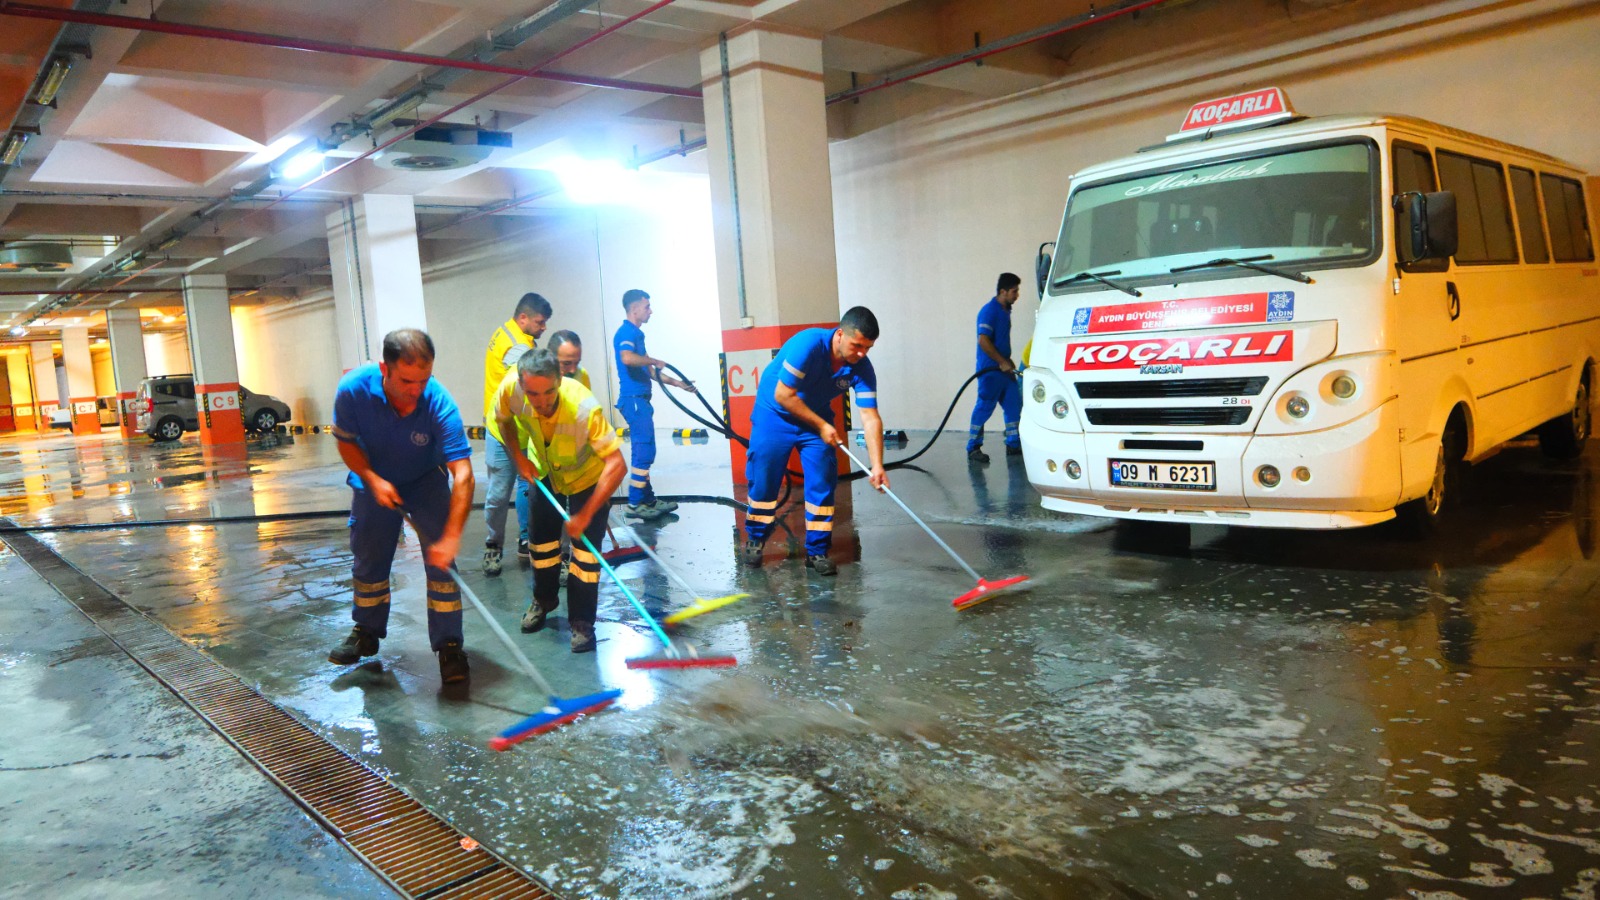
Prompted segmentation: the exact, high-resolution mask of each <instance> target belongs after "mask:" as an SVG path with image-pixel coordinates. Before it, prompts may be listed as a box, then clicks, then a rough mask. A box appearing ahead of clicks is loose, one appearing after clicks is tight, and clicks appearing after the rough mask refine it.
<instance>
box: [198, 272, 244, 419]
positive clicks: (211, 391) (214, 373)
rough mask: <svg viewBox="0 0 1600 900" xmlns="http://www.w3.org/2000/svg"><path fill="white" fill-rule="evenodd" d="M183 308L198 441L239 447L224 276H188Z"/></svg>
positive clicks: (235, 371) (234, 362)
mask: <svg viewBox="0 0 1600 900" xmlns="http://www.w3.org/2000/svg"><path fill="white" fill-rule="evenodd" d="M183 308H184V312H185V313H186V314H187V316H188V318H189V360H190V361H191V362H192V363H194V399H195V403H196V405H197V406H198V408H199V413H200V443H201V444H202V445H207V446H209V445H213V444H243V443H244V420H243V419H242V418H241V417H240V411H239V361H238V360H237V359H236V358H235V357H234V353H233V317H232V315H231V313H230V312H229V309H228V281H227V277H226V276H223V275H186V276H184V279H183Z"/></svg>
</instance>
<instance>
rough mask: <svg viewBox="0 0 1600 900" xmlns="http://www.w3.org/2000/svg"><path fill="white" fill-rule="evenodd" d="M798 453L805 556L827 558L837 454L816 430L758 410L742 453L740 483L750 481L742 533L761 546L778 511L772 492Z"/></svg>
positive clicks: (777, 489)
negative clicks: (791, 456) (793, 454)
mask: <svg viewBox="0 0 1600 900" xmlns="http://www.w3.org/2000/svg"><path fill="white" fill-rule="evenodd" d="M796 448H799V450H800V469H801V471H802V472H804V473H805V479H806V492H805V494H806V501H805V502H806V555H807V556H827V555H828V548H829V547H831V546H832V545H833V490H834V487H835V486H836V485H837V484H838V483H839V456H838V452H837V451H835V450H834V449H833V448H832V447H829V446H828V445H827V444H824V443H823V442H822V436H821V435H819V434H817V433H816V432H814V431H812V430H810V429H808V428H804V427H801V426H798V425H794V424H792V423H790V422H786V421H784V420H783V419H781V418H779V417H777V416H769V415H764V414H763V412H762V411H761V410H760V409H758V410H757V411H756V415H755V416H753V417H752V419H751V423H750V449H749V451H748V452H747V453H746V454H745V467H744V474H745V480H747V481H748V482H749V483H750V492H749V495H748V507H747V508H746V510H745V517H744V529H745V534H746V535H748V536H749V538H750V540H752V541H755V542H756V543H758V544H760V543H765V542H766V540H767V536H768V535H769V534H771V533H772V524H773V519H774V518H775V517H776V516H777V513H778V494H779V493H780V492H782V490H783V479H784V477H785V475H786V470H787V469H788V465H789V454H790V453H791V452H792V451H794V450H795V449H796Z"/></svg>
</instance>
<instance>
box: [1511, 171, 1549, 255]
mask: <svg viewBox="0 0 1600 900" xmlns="http://www.w3.org/2000/svg"><path fill="white" fill-rule="evenodd" d="M1511 198H1512V200H1513V202H1515V204H1516V207H1517V230H1519V231H1521V232H1522V261H1523V262H1529V263H1546V262H1549V261H1550V247H1549V245H1548V244H1546V243H1545V241H1544V221H1543V220H1542V219H1541V218H1540V216H1539V192H1538V188H1537V187H1535V184H1534V180H1533V170H1532V169H1523V168H1520V167H1518V166H1512V167H1511Z"/></svg>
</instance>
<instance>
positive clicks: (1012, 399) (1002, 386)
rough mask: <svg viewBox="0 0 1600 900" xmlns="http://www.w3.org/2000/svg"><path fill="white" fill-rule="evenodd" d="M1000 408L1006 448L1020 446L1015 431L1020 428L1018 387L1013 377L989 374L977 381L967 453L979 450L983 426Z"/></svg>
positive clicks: (1019, 392)
mask: <svg viewBox="0 0 1600 900" xmlns="http://www.w3.org/2000/svg"><path fill="white" fill-rule="evenodd" d="M995 404H999V405H1000V413H1001V416H1002V417H1003V418H1004V419H1005V423H1006V446H1007V447H1020V446H1022V438H1021V437H1020V436H1019V435H1018V434H1017V428H1018V426H1020V425H1021V424H1022V385H1021V383H1020V382H1018V380H1017V376H1015V375H1007V374H1006V373H1004V372H990V373H989V374H987V375H983V376H980V377H979V378H978V404H977V405H976V406H974V407H973V408H972V428H971V429H970V430H969V431H968V432H967V452H968V453H971V452H972V451H974V450H976V449H978V448H979V447H982V446H983V425H984V423H985V422H988V421H989V417H990V416H992V415H994V407H995Z"/></svg>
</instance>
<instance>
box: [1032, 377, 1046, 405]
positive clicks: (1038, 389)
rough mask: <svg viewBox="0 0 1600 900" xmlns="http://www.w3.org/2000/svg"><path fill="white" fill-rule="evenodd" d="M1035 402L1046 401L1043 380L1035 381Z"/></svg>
mask: <svg viewBox="0 0 1600 900" xmlns="http://www.w3.org/2000/svg"><path fill="white" fill-rule="evenodd" d="M1033 402H1035V403H1043V402H1044V382H1042V381H1035V382H1034V383H1033Z"/></svg>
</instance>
